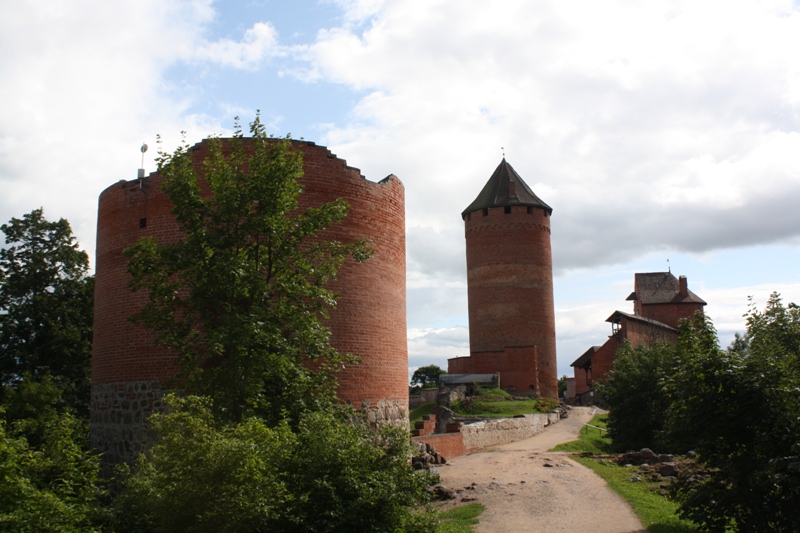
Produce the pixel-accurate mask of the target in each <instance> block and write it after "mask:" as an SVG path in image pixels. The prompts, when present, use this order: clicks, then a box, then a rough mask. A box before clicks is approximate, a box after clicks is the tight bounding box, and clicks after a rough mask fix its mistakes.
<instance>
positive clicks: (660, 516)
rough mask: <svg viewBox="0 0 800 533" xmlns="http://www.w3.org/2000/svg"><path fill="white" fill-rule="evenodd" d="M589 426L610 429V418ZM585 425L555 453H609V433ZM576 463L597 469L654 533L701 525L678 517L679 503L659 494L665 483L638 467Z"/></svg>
mask: <svg viewBox="0 0 800 533" xmlns="http://www.w3.org/2000/svg"><path fill="white" fill-rule="evenodd" d="M587 426H597V427H602V428H605V427H606V415H597V416H595V417H594V418H593V419H592V420H591V421H590V422H589V424H587ZM587 426H584V428H583V429H582V430H581V434H580V437H579V438H578V440H575V441H572V442H566V443H564V444H559V445H558V446H556V447H555V448H553V449H552V450H551V451H560V452H578V453H580V452H590V453H595V454H605V453H608V450H609V446H610V444H611V441H610V440H609V439H608V437H606V436H605V435H606V432H605V431H600V430H597V429H595V428H591V427H587ZM572 459H573V460H575V461H577V462H579V463H581V464H582V465H584V466H587V467H589V468H591V469H592V470H594V472H595V473H596V474H597V475H598V476H600V477H601V478H603V479H604V480H605V481H606V483H608V486H609V487H611V489H612V490H614V491H615V492H616V493H617V494H619V495H620V496H622V498H624V499H625V500H626V501H627V502H628V503H630V504H631V507H632V508H633V512H634V513H636V516H638V517H639V519H640V520H641V521H642V523H643V524H644V525H645V527H646V528H647V530H648V531H650V532H651V533H692V532H695V531H697V526H695V525H694V524H693V523H691V522H687V521H685V520H681V519H680V518H678V516H677V514H676V513H677V510H678V504H677V503H675V502H674V501H672V500H670V499H669V498H667V497H666V496H663V495H661V494H659V492H658V491H659V490H662V487H661V483H662V482H652V481H649V480H647V478H645V477H644V476H639V470H638V469H637V468H636V467H625V466H617V465H616V464H612V463H608V462H607V461H604V460H602V459H593V458H591V457H580V456H578V455H575V456H573V457H572ZM633 477H640V478H641V479H642V481H639V482H633V481H631V478H633Z"/></svg>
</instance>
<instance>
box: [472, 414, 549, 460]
mask: <svg viewBox="0 0 800 533" xmlns="http://www.w3.org/2000/svg"><path fill="white" fill-rule="evenodd" d="M558 421H559V415H558V413H548V414H536V415H524V416H521V417H517V418H498V419H496V420H482V421H480V422H474V423H472V424H465V425H464V426H462V427H461V435H462V437H463V439H464V448H465V449H466V450H467V452H470V451H473V450H479V449H481V448H487V447H489V446H495V445H497V444H506V443H508V442H514V441H518V440H522V439H527V438H528V437H532V436H534V435H536V434H538V433H541V432H542V431H544V428H545V427H547V426H549V425H550V424H555V423H556V422H558Z"/></svg>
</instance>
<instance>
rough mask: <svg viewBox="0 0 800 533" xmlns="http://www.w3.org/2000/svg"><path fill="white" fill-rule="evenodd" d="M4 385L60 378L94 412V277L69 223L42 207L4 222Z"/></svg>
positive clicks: (0, 342)
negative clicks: (47, 214) (52, 217)
mask: <svg viewBox="0 0 800 533" xmlns="http://www.w3.org/2000/svg"><path fill="white" fill-rule="evenodd" d="M0 230H2V232H3V233H4V234H5V243H6V245H7V246H6V247H5V248H2V249H0V389H5V388H8V387H13V386H15V385H16V384H17V383H19V381H20V380H21V379H22V376H23V375H27V376H28V377H27V379H33V380H40V379H42V377H43V376H45V375H50V376H53V378H54V379H55V380H56V381H57V382H58V384H59V386H60V387H61V388H62V389H63V390H64V391H65V395H64V397H65V400H66V401H67V402H68V403H69V404H70V405H71V406H72V408H73V409H74V410H75V411H76V412H78V413H79V414H80V415H81V416H83V417H88V405H89V394H90V392H89V390H90V381H89V380H90V360H91V351H92V350H91V348H92V346H91V343H92V301H93V291H94V278H92V277H90V276H88V270H89V258H88V256H87V254H86V252H83V251H81V250H79V249H78V244H77V242H76V240H75V237H74V236H73V235H72V229H71V228H70V225H69V222H67V221H66V220H64V219H63V218H62V219H60V220H58V221H57V222H49V221H48V220H46V219H45V218H44V213H43V211H42V209H35V210H33V211H31V212H30V213H28V214H26V215H24V216H23V217H22V218H21V219H18V218H12V219H11V220H10V221H9V222H8V223H7V224H3V225H2V226H0Z"/></svg>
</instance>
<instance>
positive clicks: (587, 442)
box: [550, 415, 611, 453]
mask: <svg viewBox="0 0 800 533" xmlns="http://www.w3.org/2000/svg"><path fill="white" fill-rule="evenodd" d="M607 420H608V415H595V417H594V418H592V419H591V420H590V421H589V423H588V424H587V425H585V426H583V429H581V433H580V436H579V437H578V440H573V441H570V442H565V443H563V444H559V445H558V446H556V447H555V448H553V449H552V450H550V451H551V452H576V453H583V452H591V453H609V450H611V439H609V438H608V436H607V435H608V431H602V430H599V429H596V427H601V428H603V429H606V428H607V427H608V426H607ZM591 426H596V427H591Z"/></svg>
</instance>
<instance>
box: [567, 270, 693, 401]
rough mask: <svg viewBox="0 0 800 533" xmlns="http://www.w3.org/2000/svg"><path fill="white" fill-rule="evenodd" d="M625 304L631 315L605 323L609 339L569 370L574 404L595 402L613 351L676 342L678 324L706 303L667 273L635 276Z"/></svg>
mask: <svg viewBox="0 0 800 533" xmlns="http://www.w3.org/2000/svg"><path fill="white" fill-rule="evenodd" d="M627 300H629V301H633V314H628V313H624V312H622V311H614V313H613V314H612V315H611V316H610V317H608V318H607V319H606V322H610V323H611V335H610V336H609V337H608V340H607V341H606V342H605V344H603V345H602V346H592V347H591V348H589V349H588V350H587V351H586V352H585V353H584V354H583V355H581V356H580V357H578V359H576V360H575V361H574V362H573V363H572V364H571V365H570V366H572V367H573V368H574V369H575V401H576V402H578V403H581V404H584V405H586V404H589V403H592V402H594V401H596V398H595V397H594V383H595V382H596V381H599V380H602V379H604V378H605V376H606V375H607V374H608V372H610V371H611V368H612V367H613V366H614V359H615V358H616V356H617V350H618V349H619V347H620V346H622V345H623V344H624V342H625V341H628V342H630V343H631V345H632V346H634V347H636V346H639V345H640V344H645V345H647V346H649V345H651V344H653V343H654V342H656V341H668V342H677V341H678V329H677V328H678V322H679V321H680V320H681V319H683V318H688V317H690V316H692V315H693V314H694V313H695V311H700V312H702V311H703V307H704V306H705V305H706V302H705V301H703V299H702V298H700V297H699V296H697V295H696V294H695V293H693V292H692V291H690V290H689V288H688V283H687V280H686V276H681V277H680V278H676V277H675V276H674V275H672V273H671V272H648V273H644V274H636V276H635V277H634V290H633V292H632V293H631V294H630V295H629V296H628V298H627Z"/></svg>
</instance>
